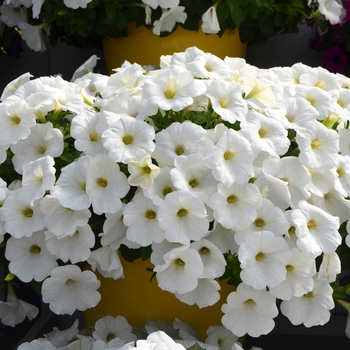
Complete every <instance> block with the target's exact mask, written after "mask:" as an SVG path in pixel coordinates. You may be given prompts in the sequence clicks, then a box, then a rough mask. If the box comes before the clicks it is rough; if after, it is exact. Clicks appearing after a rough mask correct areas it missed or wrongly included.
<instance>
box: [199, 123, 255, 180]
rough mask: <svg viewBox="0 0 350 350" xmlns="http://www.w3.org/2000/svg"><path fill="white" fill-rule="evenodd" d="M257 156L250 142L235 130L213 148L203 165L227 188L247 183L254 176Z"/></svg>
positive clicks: (229, 132)
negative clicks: (254, 164) (235, 184)
mask: <svg viewBox="0 0 350 350" xmlns="http://www.w3.org/2000/svg"><path fill="white" fill-rule="evenodd" d="M254 157H255V154H254V152H253V150H252V148H251V146H250V143H249V141H248V140H247V139H246V138H244V137H242V136H241V134H240V133H238V132H237V131H235V130H232V129H229V130H227V131H226V132H225V133H224V134H223V135H222V136H221V138H220V139H219V141H218V142H217V143H216V145H215V146H214V147H212V148H211V149H210V150H209V151H208V152H207V153H206V157H205V158H204V160H203V163H204V164H205V165H206V166H207V167H208V168H210V169H212V172H213V176H214V178H215V179H216V180H217V181H220V182H222V183H223V184H224V185H226V186H231V185H232V184H233V183H239V184H241V183H244V182H247V181H248V180H249V179H250V178H251V177H253V176H254V168H253V164H252V162H253V160H254Z"/></svg>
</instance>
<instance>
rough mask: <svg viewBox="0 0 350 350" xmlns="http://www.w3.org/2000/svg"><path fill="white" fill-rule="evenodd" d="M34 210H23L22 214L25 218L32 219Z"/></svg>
mask: <svg viewBox="0 0 350 350" xmlns="http://www.w3.org/2000/svg"><path fill="white" fill-rule="evenodd" d="M33 213H34V212H33V209H31V208H29V207H27V208H25V209H23V211H22V214H23V215H24V216H26V217H27V218H31V217H32V216H33Z"/></svg>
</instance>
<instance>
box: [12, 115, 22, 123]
mask: <svg viewBox="0 0 350 350" xmlns="http://www.w3.org/2000/svg"><path fill="white" fill-rule="evenodd" d="M11 121H12V123H13V124H16V125H18V124H19V123H20V122H21V118H20V117H18V116H17V115H14V116H13V117H11Z"/></svg>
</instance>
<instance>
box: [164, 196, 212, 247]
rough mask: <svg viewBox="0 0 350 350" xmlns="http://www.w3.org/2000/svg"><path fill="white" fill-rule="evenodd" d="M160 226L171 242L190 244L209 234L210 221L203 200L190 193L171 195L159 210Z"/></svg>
mask: <svg viewBox="0 0 350 350" xmlns="http://www.w3.org/2000/svg"><path fill="white" fill-rule="evenodd" d="M158 220H159V226H160V227H161V228H162V229H163V230H164V231H165V238H166V239H167V240H168V241H169V242H178V243H182V244H189V243H190V241H191V240H199V239H201V238H202V237H204V235H205V234H206V233H207V231H208V229H209V221H208V219H207V211H206V208H205V206H204V203H203V202H202V200H201V199H200V198H198V197H195V196H193V195H192V194H191V193H190V192H186V191H180V192H179V191H176V192H172V193H169V194H168V195H167V196H166V197H165V199H164V203H163V204H162V205H161V206H160V208H159V210H158Z"/></svg>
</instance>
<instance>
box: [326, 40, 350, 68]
mask: <svg viewBox="0 0 350 350" xmlns="http://www.w3.org/2000/svg"><path fill="white" fill-rule="evenodd" d="M322 62H323V65H324V67H325V68H326V69H328V70H329V71H330V72H332V73H344V72H345V69H346V66H347V65H348V56H347V54H346V53H345V52H344V50H343V49H342V48H340V47H339V46H333V47H331V48H330V49H329V50H328V51H326V52H325V53H324V54H323V56H322Z"/></svg>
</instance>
